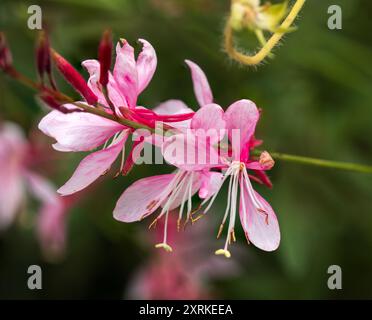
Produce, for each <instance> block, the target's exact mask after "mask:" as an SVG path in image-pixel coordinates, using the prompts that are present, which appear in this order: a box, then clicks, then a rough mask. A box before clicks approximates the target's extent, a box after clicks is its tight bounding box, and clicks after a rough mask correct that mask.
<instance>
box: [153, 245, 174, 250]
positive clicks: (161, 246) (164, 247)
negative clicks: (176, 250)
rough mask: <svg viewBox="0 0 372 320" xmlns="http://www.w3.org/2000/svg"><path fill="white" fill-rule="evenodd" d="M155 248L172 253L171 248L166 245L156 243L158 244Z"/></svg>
mask: <svg viewBox="0 0 372 320" xmlns="http://www.w3.org/2000/svg"><path fill="white" fill-rule="evenodd" d="M155 248H156V249H160V248H161V249H164V250H165V251H166V252H172V251H173V249H172V247H171V246H170V245H169V244H167V243H158V244H156V245H155Z"/></svg>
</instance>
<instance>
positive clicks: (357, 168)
mask: <svg viewBox="0 0 372 320" xmlns="http://www.w3.org/2000/svg"><path fill="white" fill-rule="evenodd" d="M253 153H254V154H255V155H259V154H261V153H262V151H261V150H255V151H254V152H253ZM269 153H270V155H271V156H272V157H273V159H275V160H282V161H289V162H295V163H300V164H305V165H311V166H318V167H325V168H333V169H339V170H346V171H354V172H360V173H369V174H372V166H366V165H361V164H356V163H349V162H338V161H331V160H324V159H317V158H309V157H303V156H297V155H292V154H285V153H279V152H269Z"/></svg>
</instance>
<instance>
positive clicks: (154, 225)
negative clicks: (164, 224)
mask: <svg viewBox="0 0 372 320" xmlns="http://www.w3.org/2000/svg"><path fill="white" fill-rule="evenodd" d="M158 220H159V219H158V218H155V220H154V221H153V222H151V224H150V225H149V230H150V229H151V228H152V227H153V228H154V229H155V228H156V224H157V222H158Z"/></svg>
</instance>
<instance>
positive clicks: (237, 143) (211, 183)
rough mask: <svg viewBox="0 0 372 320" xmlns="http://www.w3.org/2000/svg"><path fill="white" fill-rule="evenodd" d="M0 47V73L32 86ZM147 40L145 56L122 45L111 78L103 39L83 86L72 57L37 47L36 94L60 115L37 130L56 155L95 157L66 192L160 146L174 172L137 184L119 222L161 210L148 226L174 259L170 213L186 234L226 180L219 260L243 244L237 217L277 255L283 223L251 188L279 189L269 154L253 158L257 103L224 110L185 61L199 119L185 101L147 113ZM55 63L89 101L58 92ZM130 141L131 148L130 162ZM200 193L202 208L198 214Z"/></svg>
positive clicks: (153, 60) (153, 59)
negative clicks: (160, 228)
mask: <svg viewBox="0 0 372 320" xmlns="http://www.w3.org/2000/svg"><path fill="white" fill-rule="evenodd" d="M0 40H1V41H0V44H1V47H0V49H1V50H0V51H1V56H0V59H1V60H2V63H1V64H0V68H2V69H3V70H4V71H5V72H7V73H8V74H9V75H11V76H13V77H15V78H17V79H18V80H20V81H22V82H24V83H26V84H28V85H30V81H29V80H27V79H25V77H24V76H21V75H20V74H19V73H18V72H16V70H15V69H14V68H13V66H12V59H11V55H10V51H9V50H8V48H7V45H6V41H5V38H4V36H3V35H1V37H0ZM139 41H140V43H141V44H142V46H143V47H142V50H141V52H140V53H139V55H138V57H137V58H136V56H135V52H134V48H133V47H132V46H131V45H130V44H129V43H128V42H127V41H126V40H120V41H119V42H118V44H117V46H116V60H115V63H114V66H113V69H112V70H111V65H112V61H111V59H112V48H113V44H112V40H111V34H110V33H109V32H105V33H104V36H103V37H102V40H101V43H100V45H99V50H98V57H99V59H98V60H86V61H83V63H82V65H83V66H84V67H85V69H86V70H87V71H88V73H89V79H88V81H85V80H84V78H83V77H82V76H81V75H80V74H79V72H78V71H77V70H76V69H75V68H74V67H73V66H72V65H71V64H70V63H69V62H68V61H67V60H66V59H64V58H63V57H62V56H61V55H59V54H58V53H57V52H56V51H54V50H53V49H51V48H50V47H49V42H48V40H47V38H46V35H45V34H44V35H43V37H41V40H40V43H39V46H38V48H37V66H38V72H39V75H40V77H39V78H40V79H41V80H40V82H39V83H31V86H32V87H33V88H36V89H37V90H38V91H39V97H40V99H41V100H42V101H43V102H44V103H45V104H47V105H48V106H49V107H51V108H53V109H54V110H53V111H51V112H50V113H49V114H48V115H46V116H45V117H44V118H43V119H42V120H41V122H40V123H39V128H40V130H41V131H42V132H43V133H45V134H46V135H48V136H50V137H53V138H54V139H55V140H56V143H55V144H53V147H54V149H56V150H58V151H62V152H80V151H92V152H91V153H90V154H89V155H88V156H86V157H85V158H84V159H83V160H82V161H81V163H80V164H79V166H78V167H77V168H76V170H75V172H74V173H73V175H72V177H71V178H70V179H69V180H68V181H67V182H66V183H65V184H64V185H63V186H62V187H61V188H60V189H59V190H58V192H59V193H60V194H61V195H63V196H68V195H72V194H74V193H76V192H79V191H81V190H83V189H85V188H86V187H87V186H89V185H90V184H92V183H93V182H94V181H96V180H97V179H98V178H99V177H100V176H102V175H104V174H105V173H106V172H108V171H109V169H110V168H111V166H112V165H113V163H114V162H115V161H116V159H117V158H121V160H120V170H119V172H118V173H117V175H119V174H123V175H126V174H128V173H129V172H130V170H131V169H132V168H133V166H134V164H136V163H137V160H138V159H139V158H140V157H141V152H142V151H146V150H145V147H146V146H147V145H152V146H154V147H156V148H159V149H160V150H161V154H162V156H163V158H164V159H165V160H166V161H167V163H168V164H171V165H173V166H174V167H175V171H174V172H173V173H170V174H164V175H158V176H152V177H148V178H144V179H140V180H138V181H136V182H135V183H133V184H132V185H131V186H130V187H129V188H127V189H126V190H125V191H124V193H123V194H122V195H121V197H120V198H119V200H118V201H117V203H116V207H115V209H114V211H113V215H114V218H115V219H117V220H119V221H122V222H134V221H140V220H142V219H144V218H146V217H148V216H150V215H151V214H153V213H155V212H156V211H158V212H159V213H158V215H157V217H156V218H155V220H154V221H153V223H152V224H151V225H150V226H154V225H156V222H157V221H159V219H162V218H163V219H164V232H163V239H162V241H161V242H160V243H159V244H157V245H156V247H157V248H163V249H165V250H166V251H168V252H170V251H172V247H171V246H170V245H169V243H168V242H169V241H168V237H167V233H168V218H169V215H170V213H171V212H172V214H175V213H174V212H175V210H176V209H177V208H178V209H177V212H178V219H177V221H178V223H177V227H178V228H180V226H181V223H182V221H184V223H185V224H186V223H187V222H189V221H191V222H195V221H196V220H197V219H199V218H200V217H202V216H204V215H205V214H206V213H207V212H208V211H209V210H210V208H211V207H212V205H213V203H214V201H215V199H216V198H217V196H218V195H219V194H220V193H221V188H222V186H223V185H224V182H227V184H228V193H227V203H226V209H225V211H224V214H223V218H222V223H221V226H220V230H219V232H218V237H219V236H220V235H221V234H222V232H223V231H224V229H225V228H226V234H227V236H226V241H225V245H224V246H223V248H222V249H220V250H217V251H216V254H217V255H220V254H221V255H225V256H226V257H230V256H231V254H230V251H229V249H228V248H229V245H230V244H231V243H232V242H235V241H236V239H235V225H236V216H237V214H238V213H239V218H240V222H241V225H242V227H243V230H244V233H245V235H246V238H247V240H248V242H249V243H253V244H254V245H255V246H256V247H258V248H260V249H262V250H265V251H273V250H275V249H277V247H278V246H279V242H280V231H279V225H278V221H277V218H276V216H275V213H274V211H273V209H272V208H271V206H270V205H269V204H268V203H267V201H265V200H264V199H263V198H262V197H261V196H260V195H259V194H258V193H257V192H256V191H255V190H254V189H253V186H252V181H256V182H259V183H262V184H265V185H267V186H268V187H271V182H270V180H269V178H268V177H267V175H266V173H265V171H266V170H270V169H271V168H272V167H273V165H274V161H273V159H272V158H271V156H270V154H269V153H267V152H262V153H261V155H260V157H259V158H258V159H255V158H253V157H252V156H251V155H252V150H253V149H254V148H255V147H257V146H258V145H259V144H261V141H259V140H256V139H255V130H256V125H257V122H258V120H259V118H260V112H259V110H258V108H257V107H256V105H255V103H254V102H252V101H250V100H246V99H243V100H239V101H236V102H234V103H233V104H231V105H230V106H229V107H228V108H227V109H226V111H224V109H223V108H222V107H221V106H220V105H218V104H216V103H215V102H214V98H213V94H212V90H211V88H210V85H209V83H208V80H207V77H206V75H205V74H204V72H203V71H202V70H201V68H200V67H199V66H198V65H197V64H195V63H194V62H192V61H189V60H186V64H187V65H188V66H189V68H190V70H191V75H192V80H193V87H194V92H195V96H196V99H197V101H198V104H199V109H198V110H197V111H196V112H194V111H193V110H192V109H190V108H188V107H187V106H186V105H185V103H183V102H182V101H179V100H168V101H166V102H165V103H163V104H161V105H159V106H157V107H155V108H153V109H149V108H145V107H144V106H141V105H139V104H138V101H139V99H138V98H139V95H140V94H141V93H142V92H143V91H144V90H145V89H146V87H147V86H148V85H149V83H150V81H151V79H152V77H153V75H154V73H155V69H156V66H157V56H156V53H155V50H154V48H153V47H152V46H151V44H150V43H149V42H147V41H146V40H143V39H140V40H139ZM52 60H53V61H54V63H55V65H56V67H57V68H58V70H59V71H60V72H61V74H62V75H63V76H64V78H65V79H66V80H67V81H68V82H69V83H70V84H71V85H72V87H73V88H74V89H75V90H76V91H77V92H78V93H79V94H80V95H81V97H82V100H81V101H74V100H73V99H71V98H69V97H67V96H66V95H64V94H63V93H61V92H59V91H58V89H57V87H56V84H55V82H54V80H53V76H52V72H51V61H52ZM46 80H48V81H49V84H50V86H48V85H47V83H46ZM159 127H161V128H162V130H159V129H158V128H159ZM138 129H141V130H138ZM143 130H144V131H146V134H144V133H143ZM130 137H132V140H133V143H132V149H131V151H130V152H129V156H127V157H125V147H126V145H127V142H128V141H129V138H130ZM196 194H197V196H198V198H199V205H198V206H196V207H195V206H194V205H193V199H194V200H195V198H196ZM194 195H195V197H194ZM176 214H177V213H176Z"/></svg>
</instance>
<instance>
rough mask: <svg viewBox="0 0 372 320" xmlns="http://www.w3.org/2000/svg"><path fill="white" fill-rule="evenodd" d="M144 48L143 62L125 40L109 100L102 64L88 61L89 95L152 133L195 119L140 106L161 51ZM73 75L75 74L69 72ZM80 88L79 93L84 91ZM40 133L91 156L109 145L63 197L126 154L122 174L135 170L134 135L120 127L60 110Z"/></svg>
mask: <svg viewBox="0 0 372 320" xmlns="http://www.w3.org/2000/svg"><path fill="white" fill-rule="evenodd" d="M106 41H107V39H106ZM140 42H141V43H142V44H143V49H142V52H141V53H140V54H139V56H138V59H137V61H136V60H135V57H134V49H133V47H132V46H130V45H129V43H128V42H126V41H125V40H122V41H121V43H118V44H117V47H116V62H115V66H114V69H113V73H111V72H109V74H108V85H107V94H106V92H105V90H106V88H103V87H102V85H101V84H100V80H101V81H102V79H101V77H100V69H101V66H100V63H99V62H98V61H97V60H86V61H84V62H83V66H84V67H85V68H86V69H87V70H88V72H89V74H90V78H89V80H88V83H87V86H88V88H89V90H90V91H91V92H92V93H93V95H94V96H95V97H97V99H98V103H99V104H100V106H101V107H102V106H103V108H104V110H105V111H106V112H107V113H110V114H112V113H113V112H115V114H116V115H117V116H118V117H122V118H125V119H128V120H131V121H135V122H138V123H141V124H143V125H146V126H149V127H151V128H153V127H154V126H155V122H156V121H158V120H162V121H165V122H167V121H170V122H175V121H182V120H185V119H188V118H190V117H191V116H192V114H190V113H189V114H186V115H182V114H181V115H178V116H169V117H168V116H164V117H162V116H160V115H157V114H156V113H155V112H154V111H151V110H148V109H146V108H143V107H138V106H137V98H138V96H139V94H140V93H141V92H142V91H143V90H144V89H145V88H146V87H147V85H148V84H149V82H150V80H151V78H152V76H153V74H154V72H155V69H156V64H157V58H156V54H155V50H154V49H153V47H152V46H151V45H150V43H148V42H147V41H146V40H142V39H141V40H140ZM106 45H107V44H106ZM106 64H108V63H107V61H106V62H105V65H106ZM106 68H107V66H106ZM65 73H67V71H65ZM71 73H73V72H69V74H71ZM103 81H105V80H104V79H103ZM70 82H78V83H79V86H78V87H79V88H81V87H83V85H82V84H81V81H71V80H70ZM79 88H78V90H79V91H82V90H81V89H79ZM85 91H86V90H85ZM64 108H67V109H71V108H76V106H74V105H69V104H66V105H64ZM175 109H176V108H175ZM39 128H40V130H41V131H43V132H44V133H45V134H46V135H48V136H50V137H53V138H55V139H56V140H57V143H55V144H54V145H53V147H54V148H55V149H56V150H59V151H64V152H78V151H91V150H93V149H95V148H98V147H100V146H102V145H103V148H102V149H101V150H99V151H95V152H93V153H91V154H90V155H88V156H87V157H85V158H84V159H83V160H82V161H81V163H80V164H79V166H78V167H77V169H76V170H75V172H74V174H73V175H72V177H71V178H70V179H69V180H68V181H67V182H66V183H65V185H63V186H62V187H61V188H60V189H59V190H58V192H59V193H60V194H62V195H71V194H73V193H75V192H78V191H80V190H82V189H84V188H86V187H87V186H89V185H90V184H91V183H93V182H94V181H95V180H96V179H98V178H99V177H100V176H102V175H103V174H104V173H105V172H107V171H108V170H109V169H110V167H111V165H112V164H113V162H114V161H115V160H116V159H117V157H118V156H119V154H120V153H122V162H121V168H120V172H121V171H123V172H125V173H126V172H128V171H129V170H130V168H131V166H132V165H133V159H132V157H129V158H128V159H127V161H126V162H124V147H125V143H126V140H127V139H128V137H129V135H130V134H131V133H132V132H133V129H131V128H128V127H126V126H123V125H121V124H119V123H117V122H115V121H111V120H108V119H106V118H102V117H99V116H96V115H93V114H90V113H85V112H73V113H67V114H64V113H61V112H59V111H57V110H55V111H52V112H50V113H49V114H48V115H47V116H45V117H44V118H43V119H42V120H41V122H40V124H39ZM141 146H142V145H141Z"/></svg>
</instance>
